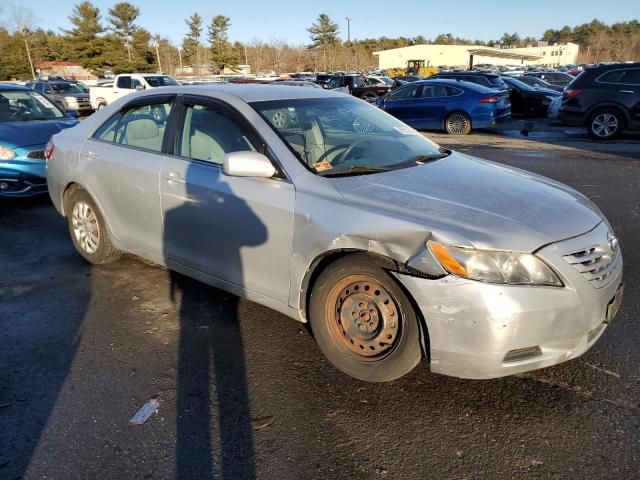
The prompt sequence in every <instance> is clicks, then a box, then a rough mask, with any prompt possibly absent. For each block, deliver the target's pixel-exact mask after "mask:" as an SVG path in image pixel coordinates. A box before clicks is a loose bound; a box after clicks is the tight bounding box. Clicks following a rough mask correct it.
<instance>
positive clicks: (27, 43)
mask: <svg viewBox="0 0 640 480" xmlns="http://www.w3.org/2000/svg"><path fill="white" fill-rule="evenodd" d="M22 36H23V37H24V46H25V47H26V49H27V58H29V65H30V66H31V78H33V79H35V78H36V71H35V70H34V68H33V60H31V51H30V50H29V41H28V40H27V30H26V28H23V29H22Z"/></svg>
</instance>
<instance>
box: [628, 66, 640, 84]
mask: <svg viewBox="0 0 640 480" xmlns="http://www.w3.org/2000/svg"><path fill="white" fill-rule="evenodd" d="M624 80H625V82H626V83H630V84H632V85H640V68H634V69H633V70H627V75H626V76H625V77H624Z"/></svg>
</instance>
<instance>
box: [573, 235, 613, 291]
mask: <svg viewBox="0 0 640 480" xmlns="http://www.w3.org/2000/svg"><path fill="white" fill-rule="evenodd" d="M563 258H564V259H565V260H566V261H567V262H569V263H570V264H571V265H573V267H574V268H575V269H576V270H578V271H579V272H580V273H581V274H582V275H583V276H584V277H585V278H586V279H587V280H588V281H589V282H590V283H591V284H592V285H593V286H594V287H595V288H603V287H606V286H607V285H609V284H610V283H611V282H612V281H613V279H614V278H615V273H616V272H617V271H618V270H619V268H620V258H621V255H620V249H619V248H617V249H616V250H612V249H611V248H609V247H608V246H606V247H605V246H602V245H596V246H593V247H589V248H585V249H582V250H578V251H576V252H572V253H569V254H567V255H564V257H563Z"/></svg>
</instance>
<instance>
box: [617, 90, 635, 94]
mask: <svg viewBox="0 0 640 480" xmlns="http://www.w3.org/2000/svg"><path fill="white" fill-rule="evenodd" d="M620 93H626V94H634V93H636V92H635V91H633V90H620Z"/></svg>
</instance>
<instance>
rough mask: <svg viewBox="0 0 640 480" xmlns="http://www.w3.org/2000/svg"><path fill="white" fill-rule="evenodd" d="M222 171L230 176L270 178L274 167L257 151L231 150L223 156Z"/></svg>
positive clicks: (273, 173)
mask: <svg viewBox="0 0 640 480" xmlns="http://www.w3.org/2000/svg"><path fill="white" fill-rule="evenodd" d="M222 171H223V172H224V173H225V175H229V176H230V177H263V178H271V177H273V176H274V175H275V174H276V168H275V167H274V166H273V164H272V163H271V160H269V159H268V158H267V157H265V156H264V155H262V154H261V153H258V152H253V151H242V152H231V153H227V154H226V155H225V156H224V160H223V161H222Z"/></svg>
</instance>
